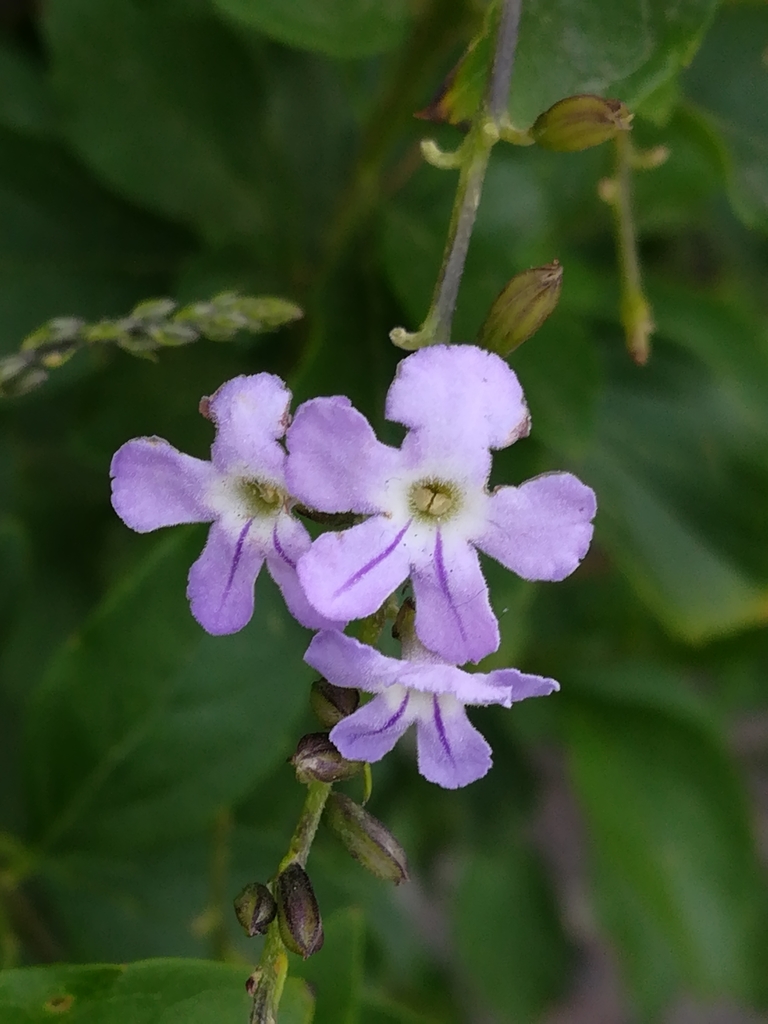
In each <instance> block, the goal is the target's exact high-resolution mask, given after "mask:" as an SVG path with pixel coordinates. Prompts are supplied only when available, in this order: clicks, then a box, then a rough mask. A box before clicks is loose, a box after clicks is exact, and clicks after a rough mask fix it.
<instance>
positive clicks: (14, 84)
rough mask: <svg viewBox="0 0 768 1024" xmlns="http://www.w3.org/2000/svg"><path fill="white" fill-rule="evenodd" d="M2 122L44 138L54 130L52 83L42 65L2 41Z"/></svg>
mask: <svg viewBox="0 0 768 1024" xmlns="http://www.w3.org/2000/svg"><path fill="white" fill-rule="evenodd" d="M0 125H2V126H3V127H4V128H10V129H11V130H12V131H15V132H19V133H20V134H22V135H31V136H33V137H35V138H45V137H47V136H50V135H53V134H54V133H55V126H56V118H55V112H54V104H53V98H52V96H51V88H50V83H49V82H48V80H47V79H46V77H45V72H44V69H43V68H42V66H40V65H38V64H37V63H36V62H35V61H34V60H33V59H32V58H31V57H30V56H29V55H28V54H26V53H25V52H24V51H22V50H21V49H16V48H15V47H12V46H10V45H9V44H7V43H5V42H4V41H2V40H0Z"/></svg>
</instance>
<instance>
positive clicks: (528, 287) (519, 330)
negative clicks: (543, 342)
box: [477, 260, 563, 357]
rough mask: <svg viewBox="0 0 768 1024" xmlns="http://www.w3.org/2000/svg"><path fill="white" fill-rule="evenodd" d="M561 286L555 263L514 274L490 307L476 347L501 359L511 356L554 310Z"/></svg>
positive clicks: (558, 268)
mask: <svg viewBox="0 0 768 1024" xmlns="http://www.w3.org/2000/svg"><path fill="white" fill-rule="evenodd" d="M562 286H563V268H562V267H561V266H560V264H559V263H558V262H557V260H554V261H553V262H552V263H547V264H545V265H544V266H543V267H533V268H532V269H531V270H524V271H523V272H522V274H516V275H515V277H513V278H512V280H511V281H510V282H509V284H507V285H505V287H504V288H503V289H502V291H501V292H500V293H499V295H498V297H497V299H496V301H495V302H494V304H493V305H492V306H491V309H490V312H489V313H488V316H487V317H486V320H485V323H484V324H483V326H482V328H481V329H480V336H479V338H478V340H477V344H478V345H479V346H480V347H481V348H487V349H488V350H489V351H490V352H497V353H498V354H499V355H500V356H504V357H506V356H508V355H510V353H512V352H514V350H515V349H516V348H517V347H518V345H522V343H523V342H524V341H526V339H528V338H530V337H531V335H532V334H535V333H536V331H538V329H539V328H540V327H541V325H542V324H543V323H544V321H545V320H546V319H547V317H548V316H549V315H550V313H552V312H553V311H554V309H555V306H557V303H558V301H559V299H560V290H561V288H562Z"/></svg>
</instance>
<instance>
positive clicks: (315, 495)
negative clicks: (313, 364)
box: [286, 395, 400, 512]
mask: <svg viewBox="0 0 768 1024" xmlns="http://www.w3.org/2000/svg"><path fill="white" fill-rule="evenodd" d="M286 440H287V444H288V450H289V452H290V454H289V456H288V468H287V481H288V489H289V490H290V492H291V494H293V495H294V496H295V497H296V498H298V499H299V501H302V502H304V504H306V505H309V506H311V507H312V508H316V509H318V510H319V511H321V512H378V511H380V510H381V507H382V506H381V497H382V494H383V490H384V486H385V483H386V480H387V479H388V477H390V476H392V475H393V474H394V473H395V472H396V471H397V469H398V467H399V465H400V455H399V452H398V451H397V450H396V449H395V448H390V447H388V446H387V445H385V444H382V443H381V441H379V440H378V439H377V438H376V435H375V434H374V432H373V428H372V427H371V425H370V423H369V422H368V420H367V419H366V418H365V416H363V414H362V413H360V412H358V411H357V409H355V408H354V407H353V405H352V403H351V402H350V401H349V399H348V398H345V397H343V396H342V395H335V396H334V397H332V398H314V399H312V400H311V401H309V402H305V403H304V404H303V405H301V406H299V408H298V409H297V411H296V415H295V417H294V420H293V423H292V424H291V426H290V429H289V430H288V436H287V439H286Z"/></svg>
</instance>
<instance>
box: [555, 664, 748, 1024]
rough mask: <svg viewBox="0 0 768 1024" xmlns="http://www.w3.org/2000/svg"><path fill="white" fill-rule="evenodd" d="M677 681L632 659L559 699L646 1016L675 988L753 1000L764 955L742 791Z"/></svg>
mask: <svg viewBox="0 0 768 1024" xmlns="http://www.w3.org/2000/svg"><path fill="white" fill-rule="evenodd" d="M680 687H681V683H680V680H679V679H678V678H676V677H675V676H674V675H671V674H670V673H669V671H667V670H665V669H662V668H656V667H653V666H627V667H624V668H617V669H614V670H611V671H604V672H603V673H590V675H589V676H585V677H584V678H576V679H574V680H573V681H572V685H571V688H570V691H569V692H570V697H569V698H567V700H566V702H564V704H563V709H564V711H565V712H566V717H565V725H566V730H565V734H566V739H567V743H568V750H569V758H570V766H571V772H572V777H573V782H574V785H575V787H576V792H577V795H578V797H579V800H580V802H581V805H582V808H583V810H584V813H585V814H586V816H587V823H588V835H589V841H590V845H591V848H592V850H593V853H594V855H595V871H594V879H595V885H596V887H597V892H598V896H599V897H600V902H601V910H602V913H603V914H604V916H605V921H606V924H607V925H608V926H609V928H611V930H612V932H613V935H614V939H615V940H616V941H617V942H618V943H619V944H620V949H621V955H622V961H623V964H624V969H625V971H626V973H627V976H628V978H629V980H630V981H631V983H632V985H633V988H634V991H635V995H636V998H637V999H638V1001H639V1002H640V1003H641V1004H642V1003H643V1002H645V1003H646V1005H645V1006H644V1007H643V1009H644V1010H645V1011H646V1012H647V1013H653V1012H654V1011H658V1009H659V1008H660V1006H661V1005H662V1004H663V1003H664V1002H665V1001H666V1000H667V999H669V998H670V997H671V996H673V995H674V994H675V991H676V990H686V991H691V992H695V993H697V994H699V995H701V996H703V997H707V998H714V997H718V996H725V995H729V996H734V997H737V998H742V999H746V1000H749V999H751V998H752V997H753V995H754V994H755V992H756V990H758V989H759V986H760V983H761V980H762V978H763V976H764V971H765V966H766V965H765V948H764V947H761V943H760V938H759V936H760V929H761V928H764V927H765V923H766V921H767V920H768V919H767V918H766V917H765V913H766V909H767V908H768V903H766V891H765V886H764V884H763V883H762V882H761V881H760V877H759V872H758V866H757V861H756V856H755V851H754V845H753V839H752V835H751V831H750V820H749V813H748V809H747V805H746V800H745V794H744V792H743V790H742V787H741V784H740V781H739V779H738V778H737V775H736V772H735V769H734V766H733V763H732V761H731V759H730V757H729V755H728V753H727V752H726V750H725V748H724V746H723V744H722V741H721V739H720V737H719V736H718V734H717V732H716V730H715V729H714V727H713V726H712V725H711V724H710V722H709V721H708V719H707V717H706V714H705V713H704V712H703V711H702V710H701V709H700V708H699V707H698V706H697V704H696V702H695V701H693V699H692V698H690V697H685V696H683V695H678V694H679V691H680ZM761 960H762V963H761ZM652 972H653V973H652Z"/></svg>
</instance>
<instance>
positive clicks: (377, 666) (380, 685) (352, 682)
mask: <svg viewBox="0 0 768 1024" xmlns="http://www.w3.org/2000/svg"><path fill="white" fill-rule="evenodd" d="M304 661H306V663H307V664H308V665H311V666H312V668H314V669H317V671H318V672H319V673H320V674H321V675H322V676H324V677H325V678H326V679H327V680H328V681H329V682H330V683H334V684H335V685H336V686H352V687H355V688H356V689H358V690H365V691H367V692H368V693H381V692H382V691H383V690H386V689H387V687H388V686H392V685H393V684H395V683H397V682H398V681H399V679H400V676H401V675H402V673H403V671H404V670H405V669H408V668H409V667H410V665H409V663H408V662H405V661H400V660H398V659H397V658H388V657H386V655H384V654H381V653H380V652H379V651H377V650H376V649H375V648H373V647H369V645H368V644H361V643H360V641H359V640H355V638H354V637H352V636H345V635H344V633H339V632H338V631H335V630H325V631H324V632H322V633H318V634H317V636H315V637H313V638H312V642H311V643H310V645H309V647H308V648H307V653H306V654H305V655H304Z"/></svg>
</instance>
